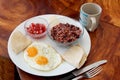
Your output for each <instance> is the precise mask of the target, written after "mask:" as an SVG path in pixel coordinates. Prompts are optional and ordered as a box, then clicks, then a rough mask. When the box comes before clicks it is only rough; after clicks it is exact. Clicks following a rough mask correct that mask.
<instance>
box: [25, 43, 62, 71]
mask: <svg viewBox="0 0 120 80" xmlns="http://www.w3.org/2000/svg"><path fill="white" fill-rule="evenodd" d="M24 59H25V61H26V62H27V64H28V65H29V66H31V67H32V68H34V69H37V70H42V71H50V70H53V69H55V68H56V67H57V66H58V65H60V64H61V62H62V58H61V56H60V55H59V54H58V53H57V52H56V50H55V49H53V48H52V47H51V46H50V45H47V44H45V43H42V42H33V43H32V44H31V45H30V46H28V47H27V48H26V49H25V51H24Z"/></svg>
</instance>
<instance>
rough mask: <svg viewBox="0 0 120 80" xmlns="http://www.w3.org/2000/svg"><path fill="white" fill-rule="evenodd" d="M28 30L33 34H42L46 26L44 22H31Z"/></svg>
mask: <svg viewBox="0 0 120 80" xmlns="http://www.w3.org/2000/svg"><path fill="white" fill-rule="evenodd" d="M27 31H28V32H29V33H31V34H42V33H44V32H45V31H46V27H45V25H44V24H40V23H36V24H35V23H31V25H30V26H29V27H27Z"/></svg>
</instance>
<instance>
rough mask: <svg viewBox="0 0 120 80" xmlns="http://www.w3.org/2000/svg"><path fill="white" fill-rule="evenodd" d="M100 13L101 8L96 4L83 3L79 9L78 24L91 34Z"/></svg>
mask: <svg viewBox="0 0 120 80" xmlns="http://www.w3.org/2000/svg"><path fill="white" fill-rule="evenodd" d="M101 13H102V8H101V7H100V6H99V5H98V4H96V3H85V4H83V5H82V6H81V9H80V23H81V24H82V25H83V26H84V27H85V28H86V29H87V30H88V31H91V32H93V31H94V30H95V29H96V28H97V26H98V24H99V18H100V15H101Z"/></svg>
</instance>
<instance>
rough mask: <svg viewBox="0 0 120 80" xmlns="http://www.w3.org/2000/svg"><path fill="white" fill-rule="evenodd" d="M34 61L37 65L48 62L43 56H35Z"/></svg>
mask: <svg viewBox="0 0 120 80" xmlns="http://www.w3.org/2000/svg"><path fill="white" fill-rule="evenodd" d="M36 63H37V64H39V65H45V64H47V63H48V59H47V58H46V57H45V56H38V57H37V58H36Z"/></svg>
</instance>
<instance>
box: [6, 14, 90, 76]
mask: <svg viewBox="0 0 120 80" xmlns="http://www.w3.org/2000/svg"><path fill="white" fill-rule="evenodd" d="M36 17H41V18H45V19H46V20H47V21H48V22H50V20H51V17H57V18H61V17H62V18H64V19H65V20H67V19H70V18H69V17H66V16H62V15H55V14H49V15H41V16H36ZM77 23H79V22H77ZM24 24H25V21H24V22H22V23H21V24H20V25H18V26H17V27H16V29H15V30H14V31H16V30H19V31H21V32H22V33H23V34H25V31H24ZM14 31H13V32H14ZM13 32H12V34H13ZM12 34H11V35H12ZM10 41H11V36H10V38H9V40H8V53H9V56H10V58H11V60H12V61H13V63H14V64H15V65H16V66H17V67H19V68H20V69H21V70H23V71H25V72H27V73H30V74H33V75H37V76H57V75H61V74H65V73H68V72H70V71H72V70H74V69H75V67H73V66H71V65H70V64H68V63H67V62H65V61H64V62H62V63H61V65H60V66H58V67H57V68H56V69H54V70H52V71H49V72H43V71H39V70H35V69H33V68H31V67H30V66H29V65H28V64H27V63H26V62H25V61H24V58H23V52H21V53H19V54H16V53H14V52H13V50H12V48H11V43H10ZM40 41H44V42H46V43H48V44H51V45H52V46H53V47H54V48H55V49H56V50H57V51H58V52H59V53H63V52H64V51H65V50H66V48H61V47H59V46H57V45H55V44H54V43H53V42H52V41H51V40H49V37H48V36H47V37H45V38H43V39H41V40H40ZM79 42H80V44H81V46H82V47H83V48H84V49H85V52H86V53H87V54H89V52H90V48H91V40H90V37H89V34H88V32H87V31H86V29H84V34H83V37H82V38H81V39H80V41H79Z"/></svg>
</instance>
